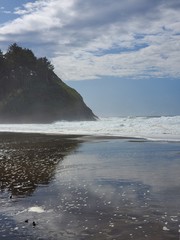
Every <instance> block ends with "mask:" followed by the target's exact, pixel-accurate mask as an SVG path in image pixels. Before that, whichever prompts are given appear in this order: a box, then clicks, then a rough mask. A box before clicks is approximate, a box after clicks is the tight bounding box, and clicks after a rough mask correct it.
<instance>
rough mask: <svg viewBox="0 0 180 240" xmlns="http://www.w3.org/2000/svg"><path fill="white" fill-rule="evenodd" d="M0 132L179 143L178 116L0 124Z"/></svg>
mask: <svg viewBox="0 0 180 240" xmlns="http://www.w3.org/2000/svg"><path fill="white" fill-rule="evenodd" d="M0 132H26V133H27V132H29V133H53V134H54V133H55V134H84V135H96V136H100V135H101V136H123V137H138V138H146V139H149V140H165V141H180V116H173V117H164V116H162V117H111V118H100V119H99V120H98V121H79V122H78V121H77V122H68V121H60V122H55V123H52V124H0Z"/></svg>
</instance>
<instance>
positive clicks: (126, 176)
mask: <svg viewBox="0 0 180 240" xmlns="http://www.w3.org/2000/svg"><path fill="white" fill-rule="evenodd" d="M179 173H180V143H167V142H146V141H144V140H143V139H141V140H137V139H127V138H107V137H106V138H105V137H99V138H95V137H88V136H61V135H43V134H21V133H1V134H0V187H1V193H0V239H8V240H11V239H39V240H40V239H46V240H49V239H52V240H54V239H63V240H64V239H73V240H74V239H76V240H79V239H80V240H81V239H95V240H96V239H98V240H99V239H100V240H101V239H103V240H105V239H111V240H113V239H119V240H128V239H136V240H142V239H149V240H176V239H177V240H179V235H180V233H179V231H180V226H179V225H180V201H179V200H180V177H179Z"/></svg>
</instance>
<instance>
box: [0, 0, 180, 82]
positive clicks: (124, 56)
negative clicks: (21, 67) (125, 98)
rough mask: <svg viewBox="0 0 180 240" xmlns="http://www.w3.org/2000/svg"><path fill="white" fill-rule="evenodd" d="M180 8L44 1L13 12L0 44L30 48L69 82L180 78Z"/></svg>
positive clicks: (160, 3) (138, 1)
mask: <svg viewBox="0 0 180 240" xmlns="http://www.w3.org/2000/svg"><path fill="white" fill-rule="evenodd" d="M179 9H180V6H179V1H178V0H172V1H171V4H170V3H169V2H167V1H165V0H156V1H155V0H152V1H147V0H134V1H131V0H122V1H117V0H98V1H97V0H69V1H67V0H61V1H59V0H39V1H35V2H29V3H26V4H24V5H23V6H22V7H17V8H16V9H15V10H14V13H15V14H16V16H18V17H17V18H16V19H14V20H13V21H11V22H7V23H4V24H3V25H1V26H0V41H1V42H2V43H5V42H10V41H12V42H13V41H17V42H19V43H21V45H27V43H28V46H29V47H30V48H31V47H32V48H33V50H34V51H35V52H37V53H38V54H39V55H40V54H43V55H46V56H47V57H50V58H51V60H52V62H53V63H54V65H55V68H56V72H57V74H58V75H60V76H63V78H64V79H66V80H67V79H69V80H72V79H74V80H78V79H82V80H83V79H92V78H97V77H100V76H104V75H108V76H117V77H133V78H140V77H148V76H150V77H166V76H169V77H172V78H173V77H180V70H179V66H178V63H179V61H180V57H179V56H180V54H179V52H180V44H179V42H180V41H179V40H180V16H179ZM44 46H45V48H44Z"/></svg>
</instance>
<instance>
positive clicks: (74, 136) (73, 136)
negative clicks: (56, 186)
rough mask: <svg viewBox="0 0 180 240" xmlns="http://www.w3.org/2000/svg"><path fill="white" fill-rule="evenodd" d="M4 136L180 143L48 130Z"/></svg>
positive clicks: (12, 133) (8, 132)
mask: <svg viewBox="0 0 180 240" xmlns="http://www.w3.org/2000/svg"><path fill="white" fill-rule="evenodd" d="M2 136H4V137H5V136H12V137H13V136H14V137H15V136H16V137H17V136H27V137H30V136H34V137H36V136H37V137H38V136H39V137H40V136H41V137H43V136H44V137H48V136H49V137H58V138H59V139H66V140H67V139H69V140H70V139H71V140H77V141H93V140H94V141H95V140H115V139H117V140H118V139H119V140H128V141H130V142H168V143H173V142H174V143H180V139H163V138H152V137H147V138H146V137H132V136H115V135H93V134H92V135H91V134H89V135H88V134H69V133H68V134H63V133H48V132H47V133H46V132H44V133H43V132H11V131H5V132H3V131H2V132H1V131H0V137H2Z"/></svg>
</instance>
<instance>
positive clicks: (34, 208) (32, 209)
mask: <svg viewBox="0 0 180 240" xmlns="http://www.w3.org/2000/svg"><path fill="white" fill-rule="evenodd" d="M28 212H36V213H43V212H45V210H44V209H43V208H42V207H38V206H34V207H30V208H29V209H28Z"/></svg>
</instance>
